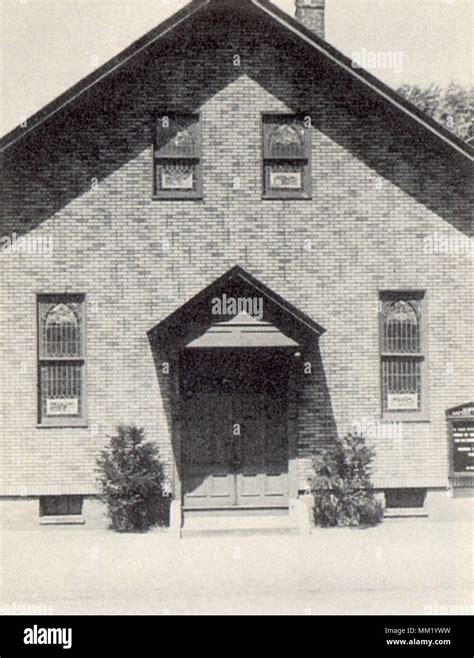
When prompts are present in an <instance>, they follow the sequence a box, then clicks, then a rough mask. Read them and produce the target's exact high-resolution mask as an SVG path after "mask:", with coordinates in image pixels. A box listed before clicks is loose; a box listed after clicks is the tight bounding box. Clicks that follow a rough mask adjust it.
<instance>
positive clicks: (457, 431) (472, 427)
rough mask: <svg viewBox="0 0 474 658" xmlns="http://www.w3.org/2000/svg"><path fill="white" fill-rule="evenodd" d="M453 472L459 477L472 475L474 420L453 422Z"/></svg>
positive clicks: (473, 464)
mask: <svg viewBox="0 0 474 658" xmlns="http://www.w3.org/2000/svg"><path fill="white" fill-rule="evenodd" d="M451 435H452V437H453V471H454V473H456V474H458V475H461V474H463V475H464V474H465V475H474V420H472V421H454V422H453V427H452V430H451Z"/></svg>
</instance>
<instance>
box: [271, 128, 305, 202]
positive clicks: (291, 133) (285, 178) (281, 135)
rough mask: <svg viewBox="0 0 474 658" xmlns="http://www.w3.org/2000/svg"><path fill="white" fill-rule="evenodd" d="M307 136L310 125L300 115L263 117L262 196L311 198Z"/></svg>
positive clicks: (272, 197)
mask: <svg viewBox="0 0 474 658" xmlns="http://www.w3.org/2000/svg"><path fill="white" fill-rule="evenodd" d="M310 136H311V131H310V124H309V123H308V125H306V120H305V119H304V118H303V117H298V116H293V115H267V116H264V117H263V169H264V171H263V180H264V197H266V198H270V199H288V198H290V199H298V198H309V197H310V194H311V180H310V174H311V172H310V164H311V162H310V158H311V148H310V146H311V145H310Z"/></svg>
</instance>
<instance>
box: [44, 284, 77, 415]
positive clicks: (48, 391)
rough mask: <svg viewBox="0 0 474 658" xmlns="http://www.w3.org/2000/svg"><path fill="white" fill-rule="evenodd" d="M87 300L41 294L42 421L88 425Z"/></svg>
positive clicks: (70, 296) (74, 296) (69, 296)
mask: <svg viewBox="0 0 474 658" xmlns="http://www.w3.org/2000/svg"><path fill="white" fill-rule="evenodd" d="M83 306H84V298H83V296H81V295H63V296H58V295H41V296H40V297H39V299H38V321H39V386H40V390H39V394H40V404H39V413H38V416H39V422H40V423H41V424H42V425H53V426H60V425H64V423H67V424H68V425H69V424H73V425H74V424H83V423H84V422H85V399H84V398H85V381H84V373H85V370H84V368H85V363H84V309H83Z"/></svg>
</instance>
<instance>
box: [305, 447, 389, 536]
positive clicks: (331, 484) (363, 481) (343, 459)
mask: <svg viewBox="0 0 474 658" xmlns="http://www.w3.org/2000/svg"><path fill="white" fill-rule="evenodd" d="M373 457H374V451H373V450H372V449H370V448H368V447H367V446H366V443H365V439H364V437H362V436H358V435H353V434H349V435H348V436H346V437H345V438H343V439H341V438H338V439H336V441H335V442H334V444H333V445H332V446H331V447H330V448H328V449H327V450H324V451H322V452H321V453H320V454H318V455H316V456H314V457H313V468H314V476H313V478H312V479H311V482H310V488H311V493H312V494H313V497H314V522H315V524H316V525H319V526H322V527H325V528H327V527H334V526H339V527H344V526H351V527H354V526H374V525H377V524H378V523H380V522H381V521H382V518H383V511H384V510H383V506H382V504H381V503H380V502H379V501H377V500H376V498H375V494H374V491H373V489H372V485H371V482H370V465H371V463H372V460H373Z"/></svg>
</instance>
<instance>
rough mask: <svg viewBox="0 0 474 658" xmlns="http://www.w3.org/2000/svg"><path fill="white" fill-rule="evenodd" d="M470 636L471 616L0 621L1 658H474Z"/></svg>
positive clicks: (30, 619) (137, 618)
mask: <svg viewBox="0 0 474 658" xmlns="http://www.w3.org/2000/svg"><path fill="white" fill-rule="evenodd" d="M35 627H36V634H35V633H34V629H35ZM62 628H65V629H68V628H70V629H71V636H70V637H71V647H70V648H63V646H62V645H61V644H50V645H44V644H39V643H38V644H25V642H24V640H25V639H32V640H36V641H37V642H39V641H40V640H42V639H44V637H45V632H44V631H42V630H41V629H62ZM27 629H31V630H27ZM441 629H445V630H441ZM471 630H472V618H471V617H467V616H453V617H452V616H450V617H428V616H413V617H412V616H410V617H406V616H405V617H385V616H384V617H356V616H354V617H352V616H350V617H332V616H324V617H312V616H307V617H263V616H260V617H256V616H255V617H216V616H215V617H184V616H183V617H171V616H169V617H168V616H163V617H108V616H103V617H92V616H90V617H88V616H81V617H74V616H68V617H59V616H58V617H55V616H54V617H53V616H45V617H33V616H24V617H20V616H8V617H7V616H3V617H0V657H1V658H17V657H21V658H27V657H28V656H47V657H48V658H55V657H56V656H66V657H67V658H69V657H71V658H76V657H83V658H85V657H87V658H91V657H92V658H93V657H94V656H100V657H101V658H104V657H106V656H113V657H114V658H121V657H126V658H128V657H130V658H139V657H142V658H145V657H148V656H153V657H158V658H178V657H179V658H181V657H186V658H198V657H201V656H203V657H204V656H205V657H206V658H207V657H209V658H212V657H214V656H215V657H216V658H226V657H228V658H243V657H253V656H255V657H257V656H258V657H259V658H262V657H263V656H269V657H271V658H279V657H281V658H287V657H288V658H297V657H298V656H304V658H311V657H313V656H314V657H315V658H316V657H317V658H324V657H327V658H329V657H332V656H343V657H352V656H364V658H365V657H371V656H374V657H377V658H383V657H385V656H387V657H392V656H393V657H394V658H396V657H397V656H433V657H437V656H450V657H454V658H472V656H473V642H472V632H471ZM68 637H69V636H67V635H66V636H64V637H61V638H59V634H58V635H56V636H55V635H51V636H50V640H61V641H63V642H65V643H66V644H67V640H68ZM403 641H404V642H403ZM430 642H431V645H429V643H430ZM440 642H442V643H440Z"/></svg>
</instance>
